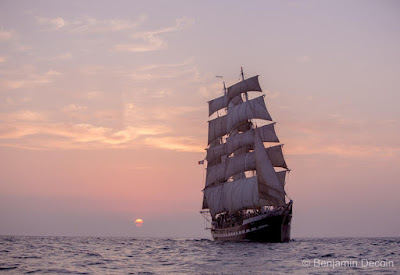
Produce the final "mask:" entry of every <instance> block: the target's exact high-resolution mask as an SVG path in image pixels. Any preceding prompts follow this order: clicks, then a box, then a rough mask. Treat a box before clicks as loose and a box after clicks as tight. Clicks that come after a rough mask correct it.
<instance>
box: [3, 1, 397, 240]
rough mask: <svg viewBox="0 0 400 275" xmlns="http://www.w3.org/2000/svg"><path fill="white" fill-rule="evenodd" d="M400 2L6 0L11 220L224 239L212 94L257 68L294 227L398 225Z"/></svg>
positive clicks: (312, 233)
mask: <svg viewBox="0 0 400 275" xmlns="http://www.w3.org/2000/svg"><path fill="white" fill-rule="evenodd" d="M399 14H400V4H399V2H397V1H41V0H38V1H11V0H9V1H7V0H4V1H1V2H0V234H1V235H66V236H126V237H175V238H181V237H182V238H210V233H209V232H208V231H206V230H204V220H203V217H202V216H201V215H200V214H199V211H200V208H201V203H202V196H203V195H202V192H201V190H202V189H203V188H204V167H203V166H202V165H198V161H199V160H201V159H203V158H204V157H205V150H204V149H205V148H206V146H207V121H208V106H207V101H209V100H211V99H213V98H214V97H217V96H220V95H222V94H223V83H222V81H225V82H226V84H227V86H230V85H232V84H234V83H235V82H237V81H238V80H240V68H241V67H243V68H244V74H245V77H251V76H254V75H260V78H259V79H260V84H261V87H262V88H263V91H264V92H265V93H266V104H267V107H268V110H269V112H270V114H271V116H272V118H273V120H274V121H276V122H277V124H276V131H277V134H278V136H279V138H280V140H281V141H282V142H283V143H284V144H285V145H284V154H285V158H286V162H287V163H288V166H289V167H290V168H291V172H290V175H289V177H288V180H287V184H286V188H287V193H288V195H289V197H290V198H291V199H293V201H294V216H293V221H292V237H294V238H296V237H356V236H382V237H385V236H400V219H398V212H399V210H400V200H399V199H398V194H399V193H400V185H399V178H400V172H399V168H398V166H399V164H400V138H399V137H400V108H399V107H398V104H399V102H400V77H399V72H400V54H399V50H398V49H400V16H399ZM217 75H220V76H223V79H221V78H216V76H217ZM138 218H141V219H142V220H143V226H141V227H140V228H138V227H136V226H135V220H136V219H138Z"/></svg>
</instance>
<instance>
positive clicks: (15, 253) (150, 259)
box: [0, 236, 400, 274]
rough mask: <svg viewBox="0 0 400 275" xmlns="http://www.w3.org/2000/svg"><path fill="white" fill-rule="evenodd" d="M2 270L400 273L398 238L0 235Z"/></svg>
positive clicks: (24, 272) (20, 271)
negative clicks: (255, 239) (226, 239)
mask: <svg viewBox="0 0 400 275" xmlns="http://www.w3.org/2000/svg"><path fill="white" fill-rule="evenodd" d="M0 273H2V274H3V273H4V274H35V273H36V274H321V273H324V274H330V273H331V274H359V273H362V274H400V238H325V239H323V238H320V239H316V238H309V239H308V238H301V239H295V240H293V241H291V242H289V243H276V244H275V243H255V242H214V241H211V240H208V239H148V238H147V239H146V238H143V239H134V238H95V237H20V236H0Z"/></svg>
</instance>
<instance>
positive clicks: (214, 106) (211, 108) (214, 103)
mask: <svg viewBox="0 0 400 275" xmlns="http://www.w3.org/2000/svg"><path fill="white" fill-rule="evenodd" d="M227 106H228V97H227V96H226V95H223V96H220V97H217V98H216V99H213V100H211V101H209V102H208V115H209V116H211V115H212V114H213V113H215V112H216V111H218V110H221V109H223V108H226V107H227Z"/></svg>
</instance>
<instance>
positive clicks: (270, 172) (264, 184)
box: [254, 129, 285, 206]
mask: <svg viewBox="0 0 400 275" xmlns="http://www.w3.org/2000/svg"><path fill="white" fill-rule="evenodd" d="M257 130H258V129H255V135H254V152H255V158H256V169H257V179H258V191H259V193H260V198H261V199H263V200H264V201H265V202H266V203H267V204H268V205H275V206H283V205H285V190H284V188H283V185H282V184H281V183H280V181H279V178H278V176H277V174H276V172H275V170H274V167H273V166H272V163H271V160H270V159H269V157H268V154H267V152H266V150H265V148H264V145H263V143H262V141H261V138H260V135H259V134H258V132H257Z"/></svg>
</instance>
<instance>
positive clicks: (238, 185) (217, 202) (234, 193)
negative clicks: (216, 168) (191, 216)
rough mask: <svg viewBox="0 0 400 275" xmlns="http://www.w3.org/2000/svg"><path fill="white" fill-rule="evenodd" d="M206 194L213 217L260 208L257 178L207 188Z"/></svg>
mask: <svg viewBox="0 0 400 275" xmlns="http://www.w3.org/2000/svg"><path fill="white" fill-rule="evenodd" d="M204 194H205V197H206V200H207V205H208V207H209V209H210V213H211V215H212V216H215V215H216V214H218V213H221V212H225V211H228V212H230V213H235V212H236V211H238V210H240V209H244V208H255V207H257V206H260V202H259V197H258V182H257V177H251V178H244V179H239V180H236V181H233V182H226V183H224V184H220V185H217V186H213V187H210V188H206V189H205V190H204Z"/></svg>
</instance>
